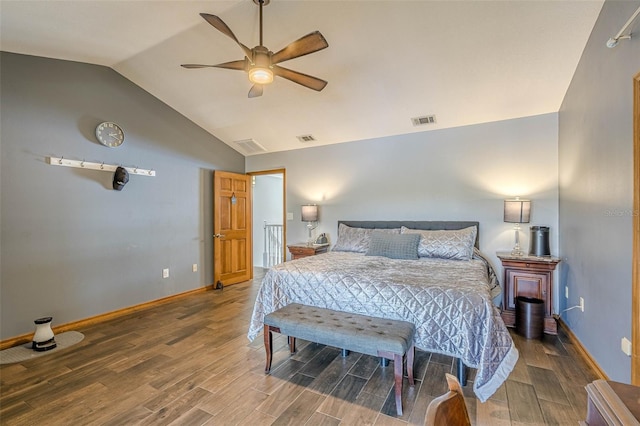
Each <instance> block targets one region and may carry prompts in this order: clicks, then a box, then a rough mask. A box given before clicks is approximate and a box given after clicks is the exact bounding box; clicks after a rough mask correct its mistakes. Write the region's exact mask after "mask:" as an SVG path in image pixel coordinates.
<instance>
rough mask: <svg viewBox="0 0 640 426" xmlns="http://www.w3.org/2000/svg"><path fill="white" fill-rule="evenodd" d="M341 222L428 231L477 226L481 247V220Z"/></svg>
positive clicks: (361, 225)
mask: <svg viewBox="0 0 640 426" xmlns="http://www.w3.org/2000/svg"><path fill="white" fill-rule="evenodd" d="M341 223H344V224H345V225H347V226H351V227H352V228H367V229H368V228H378V229H389V228H400V227H401V226H406V227H407V228H411V229H424V230H427V231H438V230H443V229H444V230H452V229H464V228H468V227H470V226H475V227H476V228H477V229H478V233H477V234H476V242H475V246H476V248H480V222H472V221H449V220H446V221H442V220H417V221H413V220H339V221H338V228H339V227H340V224H341Z"/></svg>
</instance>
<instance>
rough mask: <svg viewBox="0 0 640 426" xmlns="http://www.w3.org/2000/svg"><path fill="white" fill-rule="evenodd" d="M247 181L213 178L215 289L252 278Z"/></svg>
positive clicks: (223, 174) (216, 175) (233, 176)
mask: <svg viewBox="0 0 640 426" xmlns="http://www.w3.org/2000/svg"><path fill="white" fill-rule="evenodd" d="M250 179H251V177H250V176H249V175H242V174H238V173H231V172H223V171H219V170H216V171H215V172H214V174H213V200H214V201H213V210H214V211H213V233H214V235H213V237H214V238H213V257H214V262H213V264H214V271H213V282H214V283H215V286H216V288H221V287H222V286H223V285H229V284H236V283H239V282H243V281H247V280H250V279H251V278H253V259H252V255H251V181H250Z"/></svg>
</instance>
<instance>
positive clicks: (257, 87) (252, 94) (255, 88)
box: [249, 84, 263, 98]
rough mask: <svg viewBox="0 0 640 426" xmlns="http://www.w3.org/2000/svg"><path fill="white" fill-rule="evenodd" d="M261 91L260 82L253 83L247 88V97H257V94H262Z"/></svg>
mask: <svg viewBox="0 0 640 426" xmlns="http://www.w3.org/2000/svg"><path fill="white" fill-rule="evenodd" d="M262 91H263V87H262V84H254V85H253V86H251V89H250V90H249V97H250V98H257V97H258V96H262Z"/></svg>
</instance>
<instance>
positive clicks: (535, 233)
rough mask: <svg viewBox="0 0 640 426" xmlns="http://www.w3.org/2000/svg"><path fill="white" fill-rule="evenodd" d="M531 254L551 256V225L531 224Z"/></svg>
mask: <svg viewBox="0 0 640 426" xmlns="http://www.w3.org/2000/svg"><path fill="white" fill-rule="evenodd" d="M529 230H530V231H531V236H530V238H529V256H551V249H550V248H549V227H548V226H530V227H529Z"/></svg>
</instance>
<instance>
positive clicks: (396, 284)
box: [248, 252, 518, 402]
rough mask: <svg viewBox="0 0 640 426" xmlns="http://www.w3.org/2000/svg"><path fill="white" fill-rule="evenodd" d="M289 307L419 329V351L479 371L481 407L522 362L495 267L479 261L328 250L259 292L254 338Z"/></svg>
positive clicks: (272, 274) (276, 273)
mask: <svg viewBox="0 0 640 426" xmlns="http://www.w3.org/2000/svg"><path fill="white" fill-rule="evenodd" d="M290 303H302V304H305V305H312V306H318V307H322V308H328V309H334V310H338V311H345V312H352V313H358V314H364V315H369V316H374V317H383V318H391V319H399V320H404V321H409V322H412V323H414V324H415V326H416V341H415V344H416V347H418V348H420V349H422V350H425V351H429V352H437V353H442V354H446V355H450V356H453V357H456V358H461V359H462V361H463V362H464V364H465V365H467V366H469V367H473V368H476V369H477V374H476V377H475V381H474V385H473V389H474V392H475V393H476V396H477V397H478V399H480V401H482V402H484V401H486V400H487V399H488V398H489V397H490V396H491V395H492V394H493V393H494V392H495V391H496V389H497V388H498V387H499V386H500V385H501V384H502V383H503V382H504V381H505V380H506V378H507V376H508V375H509V373H510V372H511V370H512V369H513V367H514V366H515V363H516V361H517V359H518V351H517V349H516V348H515V346H514V344H513V341H512V340H511V336H510V335H509V332H508V331H507V329H506V327H505V325H504V323H503V321H502V318H501V317H500V313H499V311H498V309H497V308H496V307H495V306H494V305H493V303H492V300H491V291H490V285H489V272H488V265H487V264H486V263H485V262H484V261H482V260H480V259H473V260H471V261H458V260H444V259H433V258H420V259H419V260H394V259H388V258H385V257H379V256H364V255H363V254H360V253H347V252H329V253H326V254H322V255H317V256H311V257H306V258H302V259H298V260H295V261H291V262H285V263H282V264H280V265H276V266H274V267H273V268H271V269H270V270H269V271H268V272H267V274H266V275H265V277H264V279H263V281H262V284H261V286H260V290H259V293H258V296H257V298H256V302H255V305H254V309H253V315H252V318H251V324H250V326H249V333H248V337H249V339H250V340H253V339H254V338H255V337H256V335H258V333H260V332H261V331H262V329H263V320H264V316H265V315H266V314H268V313H270V312H273V311H275V310H277V309H279V308H281V307H283V306H286V305H288V304H290Z"/></svg>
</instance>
